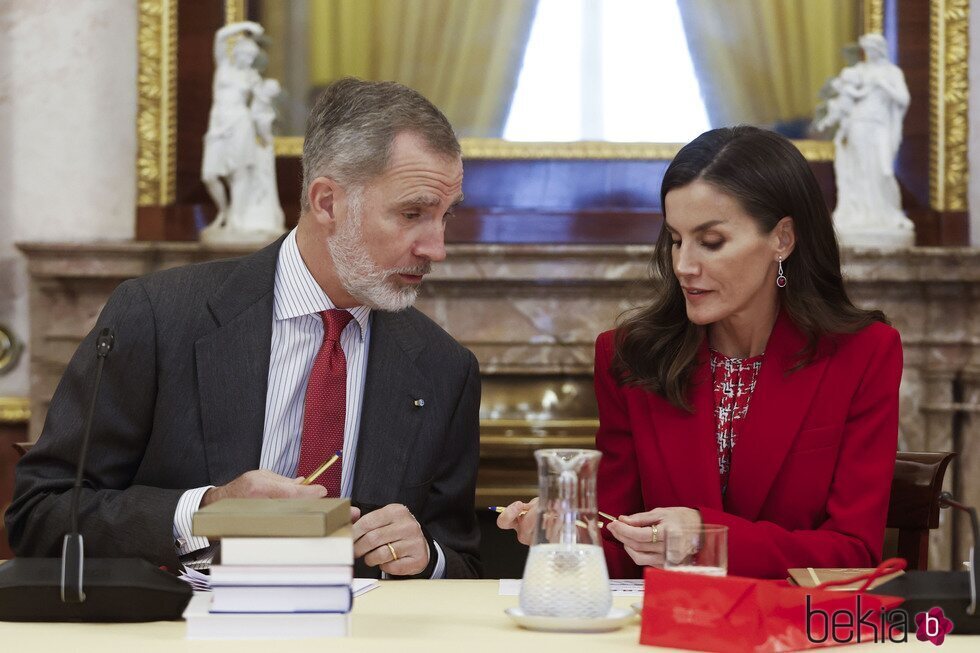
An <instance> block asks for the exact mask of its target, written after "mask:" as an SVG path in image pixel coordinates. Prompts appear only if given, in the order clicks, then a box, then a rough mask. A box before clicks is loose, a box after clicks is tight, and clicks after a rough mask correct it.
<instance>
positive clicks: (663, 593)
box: [640, 559, 905, 653]
mask: <svg viewBox="0 0 980 653" xmlns="http://www.w3.org/2000/svg"><path fill="white" fill-rule="evenodd" d="M904 567H905V561H904V560H894V559H893V560H887V561H885V562H884V563H882V565H881V566H879V567H878V569H876V570H875V571H874V572H872V573H871V574H868V575H867V578H868V582H867V583H865V587H867V585H869V584H870V583H871V580H873V579H874V578H877V577H878V576H882V575H884V574H886V573H892V572H893V571H897V570H898V569H901V568H904ZM854 580H857V578H852V579H850V580H848V581H845V582H848V583H849V582H853V581H854ZM828 585H829V583H828ZM821 587H822V586H821ZM862 589H864V588H862ZM901 602H902V599H901V598H897V597H892V596H879V595H875V594H866V593H864V592H863V591H857V592H839V591H836V592H835V591H829V590H825V589H821V588H804V587H795V586H791V585H789V584H788V583H786V582H785V581H771V580H757V579H752V578H739V577H736V576H728V577H721V578H719V577H712V576H702V575H699V574H689V573H683V572H676V571H664V570H662V569H655V568H652V567H651V568H648V569H647V570H646V572H645V577H644V592H643V613H642V617H641V619H642V621H641V627H640V643H641V644H648V645H650V646H665V647H672V648H683V649H690V650H694V651H720V652H722V651H723V652H726V653H727V652H728V651H752V652H753V653H770V652H775V651H798V650H802V649H808V648H816V647H820V646H838V645H840V644H849V643H855V644H856V643H859V642H861V643H864V642H873V641H878V642H882V641H890V637H895V638H897V639H901V637H902V636H903V634H904V630H902V629H901V627H900V626H896V625H892V624H891V623H890V622H889V621H888V618H887V612H888V611H889V610H892V609H893V608H895V607H897V606H898V605H899V604H900V603H901Z"/></svg>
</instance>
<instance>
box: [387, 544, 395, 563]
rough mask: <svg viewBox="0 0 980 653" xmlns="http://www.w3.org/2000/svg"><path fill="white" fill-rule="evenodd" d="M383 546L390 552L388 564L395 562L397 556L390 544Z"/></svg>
mask: <svg viewBox="0 0 980 653" xmlns="http://www.w3.org/2000/svg"><path fill="white" fill-rule="evenodd" d="M385 546H386V547H388V550H389V551H391V560H389V561H388V562H394V561H395V560H398V554H397V553H395V547H393V546H391V542H388V543H387V544H385Z"/></svg>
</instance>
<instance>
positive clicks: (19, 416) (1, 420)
mask: <svg viewBox="0 0 980 653" xmlns="http://www.w3.org/2000/svg"><path fill="white" fill-rule="evenodd" d="M30 419H31V402H30V400H29V399H28V398H27V397H0V424H21V423H24V422H27V421H29V420H30Z"/></svg>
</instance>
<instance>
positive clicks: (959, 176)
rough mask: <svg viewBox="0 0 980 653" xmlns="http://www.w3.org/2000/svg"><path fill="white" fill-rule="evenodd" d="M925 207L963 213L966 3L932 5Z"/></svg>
mask: <svg viewBox="0 0 980 653" xmlns="http://www.w3.org/2000/svg"><path fill="white" fill-rule="evenodd" d="M931 3H932V4H931V6H930V9H931V14H930V17H929V69H930V70H929V136H930V137H929V204H930V206H931V207H932V208H933V209H934V210H936V211H966V210H967V185H968V182H969V162H968V153H967V150H968V144H967V140H968V138H969V117H968V98H969V90H970V85H969V51H970V38H969V32H968V27H969V15H970V3H969V0H931Z"/></svg>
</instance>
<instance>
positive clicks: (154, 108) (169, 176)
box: [136, 0, 177, 206]
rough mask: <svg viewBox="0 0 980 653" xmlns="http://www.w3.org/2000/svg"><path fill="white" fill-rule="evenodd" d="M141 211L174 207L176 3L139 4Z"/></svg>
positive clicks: (142, 0) (150, 1)
mask: <svg viewBox="0 0 980 653" xmlns="http://www.w3.org/2000/svg"><path fill="white" fill-rule="evenodd" d="M138 42H139V43H138V47H139V71H138V73H137V79H136V85H137V97H138V100H137V103H138V109H137V117H136V132H137V141H138V144H137V154H136V171H137V172H136V188H137V190H136V198H137V199H136V203H137V206H160V205H166V204H172V203H173V201H174V187H175V185H176V179H177V159H176V155H177V0H140V3H139V36H138Z"/></svg>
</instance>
